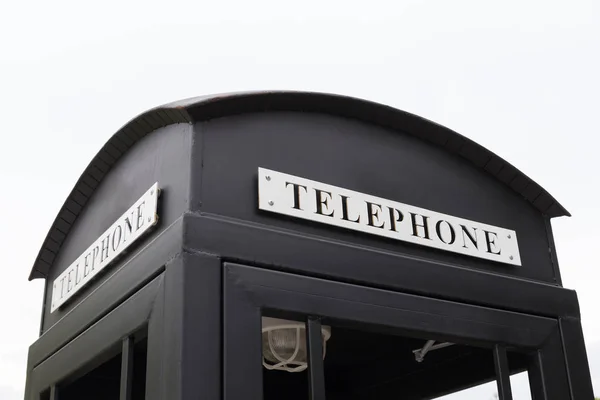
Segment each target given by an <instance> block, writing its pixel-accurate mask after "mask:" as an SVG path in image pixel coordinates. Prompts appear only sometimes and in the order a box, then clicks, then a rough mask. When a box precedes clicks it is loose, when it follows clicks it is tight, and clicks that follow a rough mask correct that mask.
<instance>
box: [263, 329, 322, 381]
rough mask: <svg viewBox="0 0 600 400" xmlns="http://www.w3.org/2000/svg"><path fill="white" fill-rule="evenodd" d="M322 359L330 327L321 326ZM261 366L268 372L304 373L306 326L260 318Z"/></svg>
mask: <svg viewBox="0 0 600 400" xmlns="http://www.w3.org/2000/svg"><path fill="white" fill-rule="evenodd" d="M321 337H322V338H323V359H324V358H325V345H326V342H327V341H328V340H329V338H330V337H331V327H329V326H325V325H322V326H321ZM262 348H263V366H264V367H265V368H266V369H268V370H279V371H287V372H300V371H304V370H305V369H306V368H307V366H308V364H307V349H306V325H305V323H304V322H300V321H290V320H287V319H278V318H270V317H263V318H262Z"/></svg>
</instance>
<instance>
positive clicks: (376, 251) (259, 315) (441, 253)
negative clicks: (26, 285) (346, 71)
mask: <svg viewBox="0 0 600 400" xmlns="http://www.w3.org/2000/svg"><path fill="white" fill-rule="evenodd" d="M82 134H85V132H82ZM561 216H569V213H568V211H567V210H566V209H565V208H564V207H563V206H562V205H561V204H559V202H558V201H557V200H555V199H554V198H553V197H552V196H551V195H550V194H549V193H548V192H546V191H545V190H544V189H543V188H542V187H540V186H539V185H538V184H536V183H535V182H533V181H532V180H531V179H529V178H528V177H527V176H526V175H525V174H523V173H522V172H520V171H519V170H517V169H516V168H515V167H514V166H512V165H511V164H509V163H508V162H506V161H504V160H503V159H502V158H500V157H499V156H497V155H495V154H494V153H492V152H490V151H489V150H487V149H485V148H483V147H482V146H480V145H478V144H476V143H474V142H473V141H471V140H469V139H467V138H465V137H463V136H461V135H459V134H458V133H456V132H453V131H452V130H450V129H448V128H445V127H443V126H440V125H438V124H435V123H433V122H431V121H428V120H426V119H423V118H421V117H418V116H415V115H412V114H410V113H407V112H403V111H400V110H396V109H393V108H390V107H387V106H384V105H381V104H377V103H373V102H368V101H365V100H361V99H356V98H351V97H345V96H339V95H331V94H324V93H306V92H286V91H275V92H248V93H234V94H226V95H216V96H207V97H199V98H193V99H189V100H184V101H180V102H176V103H172V104H167V105H164V106H161V107H158V108H155V109H152V110H150V111H147V112H145V113H143V114H141V115H139V116H137V117H136V118H134V119H132V120H131V121H130V122H128V123H127V124H125V125H124V126H123V128H122V129H120V130H119V131H118V132H117V133H116V134H115V135H114V136H112V137H111V138H110V140H109V141H108V142H107V143H106V144H105V145H104V147H103V148H102V149H101V150H100V151H99V153H98V154H97V155H96V156H95V157H94V159H93V160H92V161H91V162H90V164H89V166H88V167H87V168H86V169H85V171H83V174H82V175H81V178H80V179H79V180H78V181H77V182H76V184H75V186H74V188H73V190H72V192H71V193H70V195H69V196H68V198H67V199H66V201H65V203H64V205H63V207H62V209H61V210H60V212H59V213H58V215H57V217H56V219H55V221H54V223H53V225H52V226H51V227H50V230H49V232H48V235H47V237H46V239H45V241H44V243H43V244H42V247H41V249H40V251H39V255H38V256H37V259H36V261H35V264H34V265H33V267H32V270H31V275H30V279H38V278H42V279H44V280H45V292H44V302H43V305H42V318H41V327H40V336H39V338H38V339H37V340H36V341H35V342H34V343H33V344H32V345H31V346H30V349H29V356H28V366H27V383H26V394H25V398H26V399H27V400H40V399H42V400H58V399H60V400H75V399H77V400H79V399H86V400H96V399H103V400H113V399H114V400H116V399H119V400H141V399H152V400H154V399H156V400H158V399H161V400H178V399H185V400H188V399H190V400H191V399H206V400H217V399H223V400H271V399H288V400H296V399H298V400H300V399H312V400H324V399H328V400H336V399H344V400H355V399H356V400H358V399H381V400H388V399H390V400H391V399H408V400H412V399H434V398H439V397H442V396H447V395H451V394H452V393H461V391H464V390H467V389H468V388H473V387H476V386H478V385H482V384H486V383H487V384H492V385H494V388H495V390H496V392H497V396H498V398H499V399H502V400H509V399H512V398H513V394H512V393H513V391H514V388H511V377H513V376H515V375H517V374H525V376H526V377H527V380H528V383H529V391H530V395H531V398H533V399H535V400H567V399H570V400H592V398H593V395H592V385H591V378H590V372H589V366H588V360H587V355H586V349H585V345H584V340H583V334H582V328H581V321H580V314H579V305H578V300H577V296H576V293H575V291H573V290H571V289H567V288H564V287H563V286H562V283H561V277H560V270H559V266H558V262H557V256H556V250H555V244H554V240H553V235H552V228H551V219H552V218H555V217H561ZM513 386H514V385H513ZM465 399H467V397H465Z"/></svg>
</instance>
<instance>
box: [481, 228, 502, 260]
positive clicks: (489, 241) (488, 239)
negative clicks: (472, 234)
mask: <svg viewBox="0 0 600 400" xmlns="http://www.w3.org/2000/svg"><path fill="white" fill-rule="evenodd" d="M483 232H484V233H485V243H486V244H487V252H488V253H490V254H498V255H500V253H501V252H502V250H501V249H498V252H495V251H493V250H492V245H494V246H496V242H495V240H496V239H497V238H498V235H496V234H495V233H494V232H488V231H486V230H484V231H483ZM490 235H494V237H493V238H492V237H490Z"/></svg>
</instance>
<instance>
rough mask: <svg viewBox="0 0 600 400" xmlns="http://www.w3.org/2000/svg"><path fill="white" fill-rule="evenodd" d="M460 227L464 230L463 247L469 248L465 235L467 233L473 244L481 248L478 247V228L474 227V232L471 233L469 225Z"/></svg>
mask: <svg viewBox="0 0 600 400" xmlns="http://www.w3.org/2000/svg"><path fill="white" fill-rule="evenodd" d="M460 229H461V231H462V238H463V247H464V248H465V249H468V247H467V238H466V237H465V234H466V235H467V237H468V238H469V240H470V241H471V243H472V244H473V246H475V248H476V249H479V247H477V228H473V234H471V232H469V231H468V230H467V227H466V226H464V225H461V226H460Z"/></svg>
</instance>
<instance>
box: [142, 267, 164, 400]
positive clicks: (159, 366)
mask: <svg viewBox="0 0 600 400" xmlns="http://www.w3.org/2000/svg"><path fill="white" fill-rule="evenodd" d="M164 311H165V288H164V278H163V279H162V280H161V283H160V288H159V291H158V295H157V296H156V299H155V300H154V305H153V307H152V312H151V314H150V319H149V321H148V348H147V359H146V390H145V392H146V400H160V399H163V398H166V394H165V391H166V390H165V388H164V382H163V376H164V375H163V354H164V347H165V346H164V336H165V332H164V316H165V313H164Z"/></svg>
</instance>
